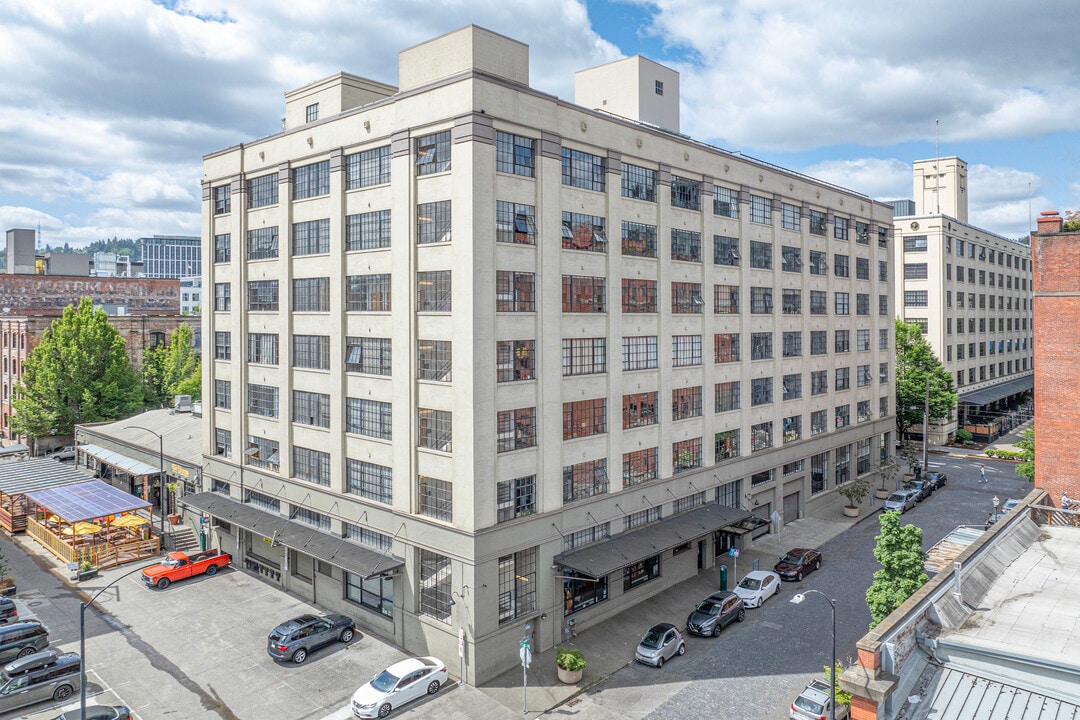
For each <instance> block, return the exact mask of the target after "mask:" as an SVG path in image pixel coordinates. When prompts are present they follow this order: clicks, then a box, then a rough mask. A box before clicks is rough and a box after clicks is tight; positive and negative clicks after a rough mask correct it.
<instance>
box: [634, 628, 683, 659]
mask: <svg viewBox="0 0 1080 720" xmlns="http://www.w3.org/2000/svg"><path fill="white" fill-rule="evenodd" d="M685 652H686V641H685V640H683V636H682V633H681V632H679V629H678V628H677V627H675V626H674V625H672V624H671V623H660V624H658V625H653V626H652V627H651V628H649V631H648V632H646V633H645V636H644V637H642V638H641V642H640V643H638V646H637V651H635V652H634V659H635V660H637V661H638V662H639V663H645V664H646V665H652V666H653V667H658V668H662V667H664V661H665V660H670V659H671V658H673V657H675V656H676V655H682V654H684V653H685Z"/></svg>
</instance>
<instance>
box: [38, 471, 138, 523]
mask: <svg viewBox="0 0 1080 720" xmlns="http://www.w3.org/2000/svg"><path fill="white" fill-rule="evenodd" d="M26 497H27V498H28V499H29V500H30V501H32V502H33V503H35V504H36V505H38V506H39V507H42V508H45V509H46V510H48V511H49V512H50V513H51V514H53V515H56V516H57V517H59V518H60V519H62V520H64V522H67V523H71V524H73V523H77V522H79V521H80V520H93V519H95V518H100V517H105V516H107V515H118V514H120V513H124V512H131V511H133V510H140V509H142V508H149V507H152V504H151V503H149V502H147V501H146V500H143V499H142V498H138V497H135V496H134V495H130V494H128V493H126V492H124V491H123V490H118V489H116V488H114V487H113V486H112V485H110V484H108V483H105V482H101V481H100V480H89V481H87V482H81V483H77V484H75V485H65V486H63V487H54V488H49V489H47V490H36V491H34V492H28V493H26Z"/></svg>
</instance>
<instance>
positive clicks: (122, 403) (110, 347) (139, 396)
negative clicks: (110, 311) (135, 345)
mask: <svg viewBox="0 0 1080 720" xmlns="http://www.w3.org/2000/svg"><path fill="white" fill-rule="evenodd" d="M15 393H16V396H15V399H14V401H13V403H12V405H13V407H14V409H15V415H14V417H12V419H11V429H12V431H13V432H14V433H16V434H19V435H27V436H29V437H35V438H36V437H45V436H49V435H72V434H74V432H75V425H76V424H78V423H88V422H104V421H109V420H118V419H120V418H122V417H127V416H129V415H131V414H132V413H133V412H135V411H137V410H138V409H139V408H140V406H141V405H142V400H143V389H142V385H141V384H140V383H139V376H138V373H136V372H135V369H134V368H133V367H132V366H131V361H130V360H129V359H128V354H127V349H126V347H125V343H124V338H123V337H121V335H120V333H119V332H117V331H116V329H115V328H114V327H113V326H112V325H110V324H109V318H108V316H107V315H106V314H105V312H104V311H103V310H96V311H95V310H94V306H93V304H92V303H91V301H90V298H85V297H84V298H82V300H80V301H79V306H78V308H75V307H72V306H68V307H67V308H65V309H64V314H63V316H62V317H60V318H58V319H57V320H55V321H54V322H53V324H52V325H51V326H50V327H49V328H48V329H47V330H46V331H45V335H44V337H43V338H42V340H41V343H40V344H39V345H38V346H37V347H36V348H34V350H33V351H32V352H31V353H30V354H29V355H28V356H27V358H26V363H25V365H24V373H23V377H22V381H21V382H20V383H19V385H18V386H16V389H15Z"/></svg>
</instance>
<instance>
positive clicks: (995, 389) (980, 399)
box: [959, 375, 1035, 405]
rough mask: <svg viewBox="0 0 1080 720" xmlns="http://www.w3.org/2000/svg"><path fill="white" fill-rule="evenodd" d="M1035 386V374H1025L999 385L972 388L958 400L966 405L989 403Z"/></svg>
mask: <svg viewBox="0 0 1080 720" xmlns="http://www.w3.org/2000/svg"><path fill="white" fill-rule="evenodd" d="M1033 387H1035V376H1034V375H1027V376H1025V377H1021V378H1016V379H1014V380H1009V381H1008V382H1003V383H1001V384H999V385H994V386H992V387H988V388H982V389H981V390H972V391H971V392H968V393H963V394H961V395H960V397H959V400H960V402H962V403H967V404H968V405H989V404H990V403H992V402H994V401H995V400H1001V399H1002V398H1007V397H1009V396H1010V395H1015V394H1016V393H1022V392H1024V391H1025V390H1030V389H1031V388H1033Z"/></svg>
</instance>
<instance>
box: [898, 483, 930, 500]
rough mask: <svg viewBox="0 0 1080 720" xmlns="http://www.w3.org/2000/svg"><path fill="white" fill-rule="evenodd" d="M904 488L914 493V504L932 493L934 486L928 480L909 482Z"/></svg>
mask: <svg viewBox="0 0 1080 720" xmlns="http://www.w3.org/2000/svg"><path fill="white" fill-rule="evenodd" d="M904 488H905V489H907V490H914V491H915V502H922V501H923V500H925V499H926V498H928V497H930V494H931V493H932V492H934V485H933V483H931V482H930V481H929V480H909V481H907V482H906V483H904Z"/></svg>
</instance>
